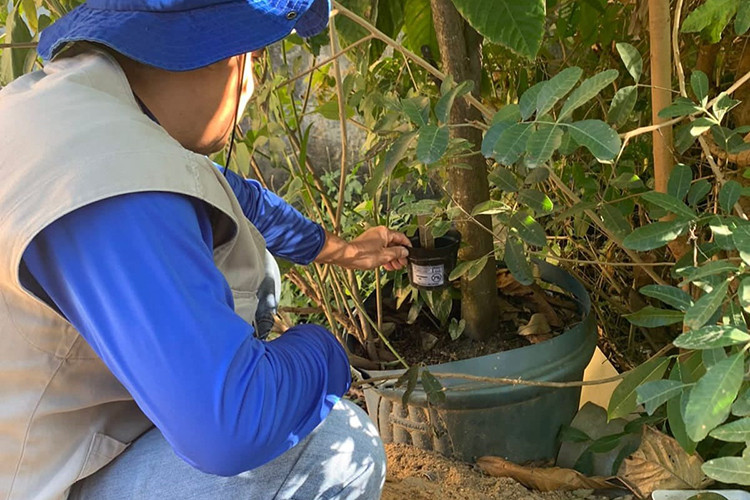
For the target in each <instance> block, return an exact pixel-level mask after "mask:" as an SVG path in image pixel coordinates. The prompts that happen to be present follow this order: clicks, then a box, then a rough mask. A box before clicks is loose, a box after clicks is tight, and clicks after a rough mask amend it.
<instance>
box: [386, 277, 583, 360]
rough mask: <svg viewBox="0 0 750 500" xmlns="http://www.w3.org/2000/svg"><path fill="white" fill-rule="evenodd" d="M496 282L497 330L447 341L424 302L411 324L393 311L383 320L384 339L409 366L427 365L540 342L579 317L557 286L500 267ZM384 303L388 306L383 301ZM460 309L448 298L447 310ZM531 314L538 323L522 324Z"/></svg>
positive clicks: (572, 323)
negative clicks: (387, 326) (521, 278)
mask: <svg viewBox="0 0 750 500" xmlns="http://www.w3.org/2000/svg"><path fill="white" fill-rule="evenodd" d="M497 283H498V302H499V310H500V318H499V322H498V329H497V330H496V331H494V332H492V333H491V334H490V335H489V336H488V337H487V338H486V339H483V340H481V341H477V340H473V339H471V338H470V337H469V336H468V335H461V336H460V337H459V338H458V339H456V340H453V339H451V338H450V335H449V334H448V332H446V331H443V330H441V329H440V328H438V323H437V321H436V320H435V318H434V317H433V316H432V315H431V314H429V312H428V308H427V306H426V305H425V306H424V307H423V308H422V311H423V312H422V313H420V315H419V316H418V317H417V320H416V321H415V322H414V323H413V324H407V323H406V321H405V320H404V318H398V314H392V315H390V317H389V319H391V320H393V322H394V323H395V330H394V332H393V333H392V334H391V337H390V338H389V340H390V342H391V344H392V345H393V347H394V348H395V349H396V351H397V352H398V353H399V354H400V355H401V356H403V357H404V359H405V360H406V362H407V363H409V364H410V365H411V364H419V363H425V364H427V365H432V364H439V363H446V362H450V361H457V360H461V359H469V358H473V357H477V356H484V355H488V354H493V353H496V352H501V351H507V350H510V349H516V348H518V347H524V346H527V345H530V344H533V343H538V342H543V341H545V340H549V339H551V338H553V337H554V336H556V335H559V334H561V333H563V332H564V331H565V330H567V329H569V328H570V327H571V326H572V325H574V324H575V323H577V322H578V321H580V319H581V317H580V314H579V312H578V306H577V303H576V302H575V300H574V299H573V298H572V297H571V296H570V295H569V294H567V293H565V292H564V291H562V290H551V289H542V288H540V287H539V286H538V285H531V286H525V285H521V284H520V283H518V282H517V281H516V280H515V279H514V278H513V277H512V276H511V275H510V273H509V272H508V271H506V270H502V269H501V270H498V275H497ZM384 307H385V308H387V307H388V303H387V302H386V303H384ZM404 309H407V308H406V307H404ZM460 309H461V304H460V302H459V301H454V303H453V314H456V313H457V312H458V311H460ZM534 315H538V316H542V318H537V319H540V320H541V323H542V325H539V326H532V327H531V328H525V327H527V325H529V323H530V321H531V320H532V316H534ZM402 316H403V314H402ZM399 319H401V321H399Z"/></svg>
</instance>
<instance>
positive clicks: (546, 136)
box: [526, 123, 563, 164]
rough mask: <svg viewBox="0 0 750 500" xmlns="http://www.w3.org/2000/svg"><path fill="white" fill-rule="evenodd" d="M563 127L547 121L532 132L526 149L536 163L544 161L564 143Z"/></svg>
mask: <svg viewBox="0 0 750 500" xmlns="http://www.w3.org/2000/svg"><path fill="white" fill-rule="evenodd" d="M562 136H563V129H562V127H557V126H555V125H549V124H546V123H542V124H539V127H538V128H537V129H536V130H535V131H534V132H532V133H531V135H530V136H529V139H528V141H527V142H526V151H527V152H528V154H529V156H530V157H531V159H533V161H534V162H535V163H536V164H540V163H544V162H546V161H547V160H549V159H550V158H551V157H552V153H554V152H555V150H556V149H557V148H559V147H560V144H561V143H562Z"/></svg>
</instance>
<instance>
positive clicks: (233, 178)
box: [227, 170, 411, 271]
mask: <svg viewBox="0 0 750 500" xmlns="http://www.w3.org/2000/svg"><path fill="white" fill-rule="evenodd" d="M227 181H228V182H229V185H230V186H231V187H232V190H233V191H234V194H235V196H237V199H238V200H239V202H240V206H242V211H243V213H244V214H245V217H247V218H248V220H249V221H250V222H252V223H253V225H254V226H255V227H256V228H257V229H258V231H260V233H261V234H262V235H263V237H264V238H265V239H266V245H267V246H268V250H269V251H270V252H271V253H272V254H274V255H277V256H279V257H283V258H285V259H287V260H291V261H292V262H296V263H298V264H309V263H310V262H313V261H314V262H318V263H321V264H335V265H338V266H341V267H345V268H347V269H374V268H376V267H379V266H384V267H385V269H386V270H388V271H392V270H394V269H401V268H402V267H404V266H405V265H406V257H407V256H408V255H409V251H408V250H407V247H410V246H411V243H410V242H409V239H408V238H407V237H406V236H405V235H403V234H402V233H399V232H397V231H392V230H390V229H387V228H386V227H384V226H378V227H374V228H370V229H368V230H367V231H365V232H364V233H362V234H361V235H360V236H359V237H357V238H355V239H354V240H352V241H351V242H347V241H345V240H343V239H341V238H339V237H338V236H336V235H334V234H333V233H330V232H328V231H324V230H323V228H322V227H321V226H320V225H319V224H316V223H314V222H313V221H311V220H310V219H308V218H307V217H305V216H304V215H302V214H301V213H300V212H299V211H297V209H295V208H294V207H292V206H291V205H290V204H288V203H287V202H286V201H284V200H283V199H282V198H280V197H279V196H278V195H276V194H274V193H273V192H271V191H269V190H267V189H265V188H264V187H263V186H261V185H260V183H259V182H258V181H255V180H252V179H250V180H246V179H243V178H242V177H240V176H239V175H237V174H236V173H234V172H232V171H231V170H230V171H228V172H227Z"/></svg>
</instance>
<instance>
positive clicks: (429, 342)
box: [422, 332, 440, 351]
mask: <svg viewBox="0 0 750 500" xmlns="http://www.w3.org/2000/svg"><path fill="white" fill-rule="evenodd" d="M438 340H440V339H438V338H437V337H436V336H434V335H433V334H431V333H427V332H422V350H423V351H429V350H430V349H432V348H433V347H435V344H437V343H438Z"/></svg>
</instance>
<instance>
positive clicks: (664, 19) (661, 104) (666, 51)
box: [644, 0, 674, 193]
mask: <svg viewBox="0 0 750 500" xmlns="http://www.w3.org/2000/svg"><path fill="white" fill-rule="evenodd" d="M644 1H645V0H644ZM648 24H649V46H650V47H651V120H652V122H653V123H654V125H657V124H659V123H662V122H665V121H667V120H666V119H665V118H660V117H659V111H661V110H662V109H664V108H666V107H667V106H669V105H670V104H672V51H671V48H672V44H671V32H670V30H671V27H672V24H671V22H670V15H669V0H648ZM653 142H654V188H655V189H656V191H660V192H662V193H666V192H667V181H668V180H669V174H670V173H671V172H672V167H673V166H674V159H673V157H672V127H662V128H660V129H657V130H655V131H654V132H653Z"/></svg>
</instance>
